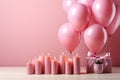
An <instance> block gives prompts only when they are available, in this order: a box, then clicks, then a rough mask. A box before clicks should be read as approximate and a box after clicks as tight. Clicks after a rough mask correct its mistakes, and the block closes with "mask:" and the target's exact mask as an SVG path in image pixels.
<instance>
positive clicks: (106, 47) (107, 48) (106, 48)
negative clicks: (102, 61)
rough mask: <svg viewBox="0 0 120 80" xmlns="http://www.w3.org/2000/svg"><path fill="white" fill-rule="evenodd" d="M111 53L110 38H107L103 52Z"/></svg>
mask: <svg viewBox="0 0 120 80" xmlns="http://www.w3.org/2000/svg"><path fill="white" fill-rule="evenodd" d="M110 51H111V36H108V40H107V42H106V45H105V48H104V52H105V53H107V52H110Z"/></svg>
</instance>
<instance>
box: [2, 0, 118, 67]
mask: <svg viewBox="0 0 120 80" xmlns="http://www.w3.org/2000/svg"><path fill="white" fill-rule="evenodd" d="M66 21H67V17H66V14H65V12H64V11H63V9H62V0H52V1H51V0H0V66H23V65H25V63H26V62H27V60H29V59H31V58H34V57H36V56H38V55H40V53H41V52H43V53H45V54H47V53H48V52H49V53H50V54H51V55H53V56H55V55H56V56H58V55H59V54H61V53H62V52H63V51H65V52H66V53H67V51H66V50H65V49H64V48H63V47H62V45H61V44H60V43H59V40H58V37H57V31H58V29H59V27H60V25H62V24H63V23H65V22H66ZM119 34H120V28H119V29H118V30H117V32H116V33H115V34H114V35H113V36H112V49H111V53H112V54H111V55H112V58H113V65H114V66H120V62H119V61H120V58H119V55H120V49H119V48H120V37H119ZM80 47H81V48H82V49H80ZM79 50H82V52H80V51H79ZM77 52H79V53H80V55H81V64H82V66H83V65H85V56H86V52H87V48H86V46H85V45H84V43H83V42H82V43H81V45H80V46H79V47H78V49H76V51H75V52H74V53H73V55H75V53H77ZM68 56H70V57H71V56H72V55H68Z"/></svg>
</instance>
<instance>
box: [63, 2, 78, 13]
mask: <svg viewBox="0 0 120 80" xmlns="http://www.w3.org/2000/svg"><path fill="white" fill-rule="evenodd" d="M76 2H77V0H63V9H64V11H65V12H68V10H69V8H70V7H71V6H72V5H73V4H75V3H76Z"/></svg>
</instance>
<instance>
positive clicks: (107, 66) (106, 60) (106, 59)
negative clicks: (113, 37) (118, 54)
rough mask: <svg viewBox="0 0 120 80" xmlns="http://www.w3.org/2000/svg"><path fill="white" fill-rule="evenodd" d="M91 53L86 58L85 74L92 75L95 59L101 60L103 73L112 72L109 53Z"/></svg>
mask: <svg viewBox="0 0 120 80" xmlns="http://www.w3.org/2000/svg"><path fill="white" fill-rule="evenodd" d="M91 54H92V53H91V52H88V56H87V57H86V60H87V65H86V70H87V73H94V64H95V61H96V59H99V60H102V62H103V63H102V64H103V73H111V72H112V58H111V56H110V53H106V54H104V55H99V56H96V55H93V54H92V55H91Z"/></svg>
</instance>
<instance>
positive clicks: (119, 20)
mask: <svg viewBox="0 0 120 80" xmlns="http://www.w3.org/2000/svg"><path fill="white" fill-rule="evenodd" d="M119 26H120V6H119V7H117V10H116V15H115V17H114V19H113V21H112V23H111V24H110V25H109V26H108V27H107V32H108V34H109V35H112V34H114V33H115V31H116V30H117V29H118V27H119Z"/></svg>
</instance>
